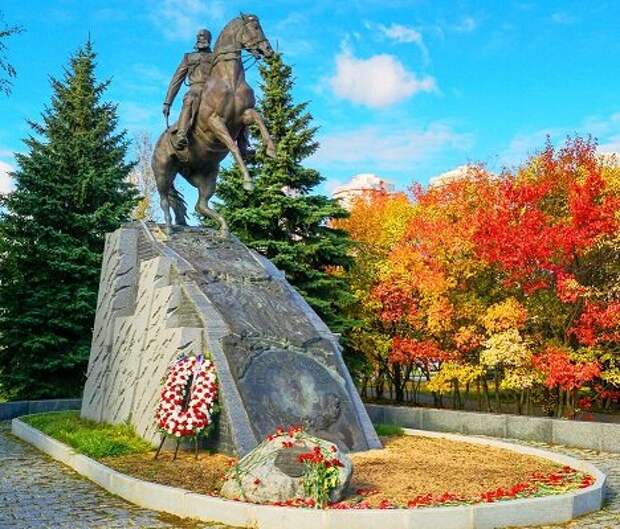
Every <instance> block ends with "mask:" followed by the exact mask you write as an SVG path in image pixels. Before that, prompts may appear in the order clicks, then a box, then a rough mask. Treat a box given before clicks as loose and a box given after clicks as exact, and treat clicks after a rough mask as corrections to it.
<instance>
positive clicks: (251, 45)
mask: <svg viewBox="0 0 620 529" xmlns="http://www.w3.org/2000/svg"><path fill="white" fill-rule="evenodd" d="M240 18H241V21H242V22H243V23H242V25H241V27H239V29H237V31H236V32H235V40H236V41H238V40H239V33H241V31H243V30H245V27H246V24H247V23H248V22H250V21H251V20H252V19H250V18H247V17H246V16H245V15H241V17H240ZM263 42H267V43H268V42H269V40H268V39H267V38H266V37H263V38H262V39H256V40H255V41H254V42H251V43H249V44H247V45H246V46H244V47H243V48H235V49H232V50H222V51H218V52H217V53H214V54H213V55H215V58H214V59H213V63H212V64H211V69H213V67H214V66H215V65H216V64H217V63H218V62H219V60H220V59H219V57H220V55H228V54H229V53H238V52H241V51H243V50H246V51H249V52H252V51H260V48H259V45H260V44H262V43H263ZM221 60H222V61H224V62H226V61H234V60H236V57H231V58H230V59H221ZM257 60H258V59H257Z"/></svg>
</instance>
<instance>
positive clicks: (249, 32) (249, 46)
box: [238, 13, 273, 59]
mask: <svg viewBox="0 0 620 529" xmlns="http://www.w3.org/2000/svg"><path fill="white" fill-rule="evenodd" d="M239 18H240V19H241V31H240V32H239V36H238V38H239V43H240V44H241V46H242V47H243V49H244V50H247V51H249V52H250V53H251V54H252V55H253V56H254V57H255V58H257V59H260V58H261V57H265V58H266V59H269V58H270V57H271V56H273V48H272V47H271V44H270V43H269V40H268V39H267V37H265V33H264V32H263V28H262V27H261V25H260V22H259V21H258V17H257V16H256V15H246V14H243V13H241V16H240V17H239Z"/></svg>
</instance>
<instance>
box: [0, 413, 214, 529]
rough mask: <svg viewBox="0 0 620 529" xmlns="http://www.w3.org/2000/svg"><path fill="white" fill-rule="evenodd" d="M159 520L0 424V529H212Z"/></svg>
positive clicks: (211, 526) (166, 518)
mask: <svg viewBox="0 0 620 529" xmlns="http://www.w3.org/2000/svg"><path fill="white" fill-rule="evenodd" d="M168 520H172V518H171V517H168V516H167V517H165V519H164V518H162V517H161V515H160V514H159V513H157V512H153V511H149V510H146V509H142V508H140V507H136V506H135V505H132V504H131V503H128V502H126V501H125V500H123V499H121V498H118V497H116V496H113V495H111V494H108V493H107V492H106V491H104V490H103V489H101V488H100V487H98V486H97V485H95V484H94V483H92V482H90V481H88V480H86V479H84V478H82V477H81V476H80V475H79V474H77V473H75V472H73V471H72V470H69V469H68V468H66V467H65V466H64V465H62V464H61V463H58V462H56V461H53V460H52V459H50V458H48V457H47V456H45V455H43V454H42V453H41V452H39V451H38V450H37V449H36V448H34V447H31V446H29V445H27V444H26V443H24V442H22V441H20V440H19V439H17V438H15V437H13V436H12V435H11V434H10V427H9V424H8V423H6V422H4V423H0V528H2V529H129V528H131V529H213V528H214V527H218V528H220V527H222V526H221V525H216V526H214V525H213V524H205V523H200V522H198V523H191V522H190V523H187V522H186V521H183V520H178V522H176V521H168Z"/></svg>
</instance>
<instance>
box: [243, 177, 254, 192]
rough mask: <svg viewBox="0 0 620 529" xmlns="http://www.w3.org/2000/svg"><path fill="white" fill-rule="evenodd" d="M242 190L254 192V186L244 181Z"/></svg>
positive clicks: (248, 181)
mask: <svg viewBox="0 0 620 529" xmlns="http://www.w3.org/2000/svg"><path fill="white" fill-rule="evenodd" d="M243 189H245V190H246V191H254V184H253V183H252V181H251V180H244V181H243Z"/></svg>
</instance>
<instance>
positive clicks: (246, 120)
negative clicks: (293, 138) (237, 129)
mask: <svg viewBox="0 0 620 529" xmlns="http://www.w3.org/2000/svg"><path fill="white" fill-rule="evenodd" d="M241 121H242V122H243V124H244V125H252V124H254V125H256V126H257V127H258V130H259V131H260V137H261V138H262V140H263V144H264V145H265V150H266V153H267V156H269V158H275V157H276V146H275V145H274V144H273V139H272V138H271V134H269V131H268V130H267V126H266V125H265V122H264V121H263V117H262V116H261V115H260V114H259V113H258V112H257V110H256V109H255V108H248V109H247V110H246V111H244V112H243V114H241Z"/></svg>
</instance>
